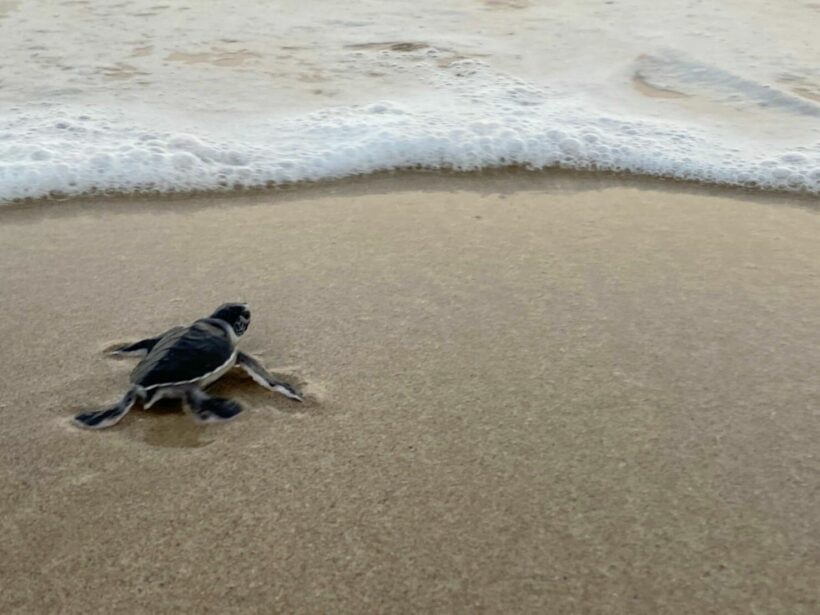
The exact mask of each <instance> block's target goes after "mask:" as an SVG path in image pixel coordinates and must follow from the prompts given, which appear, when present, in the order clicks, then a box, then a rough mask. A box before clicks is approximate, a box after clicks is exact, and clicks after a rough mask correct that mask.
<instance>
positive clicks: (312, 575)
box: [0, 174, 820, 615]
mask: <svg viewBox="0 0 820 615" xmlns="http://www.w3.org/2000/svg"><path fill="white" fill-rule="evenodd" d="M818 212H820V206H818V203H817V202H816V201H809V200H798V199H795V198H793V197H792V198H786V197H783V198H779V197H777V198H775V197H766V198H764V197H759V196H755V195H752V194H747V193H708V192H706V191H703V190H700V189H694V188H685V187H683V188H682V187H680V186H676V185H674V184H673V185H671V187H666V185H665V184H658V183H650V182H642V183H636V184H630V183H626V182H625V180H619V179H617V178H609V179H598V180H594V181H593V180H588V179H584V178H583V177H581V176H574V175H526V174H522V175H518V174H512V175H505V174H498V175H495V176H485V177H481V176H472V177H460V178H459V177H438V176H434V175H429V176H427V175H422V176H406V177H396V178H390V177H373V178H369V179H366V180H361V181H352V182H345V183H340V184H336V185H332V186H325V187H318V188H306V189H302V190H298V191H294V192H274V193H268V194H262V195H254V196H249V197H240V198H223V197H197V198H191V199H176V200H171V201H168V200H166V201H159V200H158V201H154V202H152V201H149V200H146V201H138V200H131V201H110V202H107V201H101V200H97V201H92V202H86V203H62V204H53V205H48V204H35V205H29V206H15V207H7V208H4V209H0V284H2V292H0V314H2V318H1V319H0V334H1V335H2V337H1V338H0V339H2V340H3V342H2V344H1V345H0V365H2V370H0V417H2V428H0V489H1V490H2V494H3V497H2V501H0V522H2V528H0V530H1V531H0V587H1V588H2V591H0V612H2V613H132V612H143V613H148V612H151V613H164V612H196V613H271V612H280V613H294V612H299V613H337V612H340V613H371V612H372V613H375V612H379V613H431V612H435V613H482V612H486V613H629V614H635V613H652V614H666V613H668V614H681V613H699V614H701V613H715V614H718V613H719V614H726V613H789V614H791V615H794V614H800V613H806V614H814V613H817V612H820V582H819V581H818V580H819V579H820V446H819V445H818V443H820V377H819V376H818V373H819V372H818V366H820V241H819V240H820V214H819V213H818ZM229 300H244V301H248V302H249V303H250V306H251V309H252V310H253V313H254V317H253V322H252V323H251V327H250V330H249V332H248V333H247V334H246V336H245V337H244V338H243V340H242V343H241V347H242V348H243V349H244V350H246V351H248V352H251V353H253V354H255V355H257V356H259V357H260V358H261V359H262V360H263V361H264V362H265V363H266V364H267V365H268V366H269V367H270V368H271V369H272V370H273V371H275V372H276V373H278V374H280V375H281V376H282V377H283V378H286V379H288V380H290V381H291V382H293V383H294V384H297V385H299V386H301V387H303V389H304V391H305V392H306V393H307V395H308V398H309V399H308V401H307V402H306V403H305V404H302V405H299V404H297V403H295V402H291V401H288V400H286V399H285V398H283V397H281V396H278V395H275V394H271V393H269V392H267V391H265V390H263V389H261V388H259V387H257V386H256V385H255V384H254V383H253V382H252V381H250V380H248V379H243V378H241V377H240V376H239V375H237V376H235V377H229V378H226V379H225V380H224V381H223V382H222V383H220V384H219V385H217V390H218V391H219V392H220V393H223V394H225V395H230V396H232V397H234V398H236V399H238V400H239V401H240V402H242V403H243V404H244V405H245V406H246V408H247V410H246V411H245V412H244V413H243V414H242V415H241V416H240V417H239V418H238V419H237V420H235V421H234V422H231V423H229V424H227V425H222V426H218V427H198V426H196V425H194V424H193V423H192V422H191V421H190V420H189V419H188V418H187V417H186V416H185V415H184V414H182V413H181V412H180V411H179V410H178V408H176V407H175V406H173V405H171V406H167V407H165V408H163V409H160V410H159V411H157V412H154V411H143V410H142V409H140V408H136V409H134V410H133V411H132V412H131V414H130V415H129V416H128V417H126V418H125V420H124V421H123V422H122V423H121V424H120V425H118V426H117V427H114V428H112V429H110V430H107V431H102V432H87V431H81V430H78V429H75V428H73V427H72V426H71V425H70V424H69V423H68V419H69V417H70V416H71V415H72V414H73V413H75V412H78V411H80V410H81V409H86V408H89V407H90V408H94V407H98V406H101V405H104V404H107V403H109V402H113V401H114V400H116V399H117V398H118V397H119V396H120V395H121V394H122V393H123V392H124V390H125V386H126V383H127V376H128V372H129V370H130V368H131V367H132V365H133V363H132V362H129V361H123V360H112V359H110V358H107V357H106V356H105V355H104V353H103V350H104V349H105V348H107V347H108V346H110V345H111V344H114V343H117V342H125V341H129V340H134V339H139V338H140V337H145V336H148V335H151V334H155V333H158V332H160V331H163V330H165V329H167V328H168V327H169V326H171V325H174V324H177V323H180V322H187V321H191V320H193V319H195V318H198V317H200V316H204V315H206V314H208V313H209V312H210V311H211V310H212V309H213V308H214V307H216V305H218V304H219V303H222V302H224V301H229Z"/></svg>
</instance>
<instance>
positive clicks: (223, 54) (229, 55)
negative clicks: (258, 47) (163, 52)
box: [165, 49, 262, 66]
mask: <svg viewBox="0 0 820 615" xmlns="http://www.w3.org/2000/svg"><path fill="white" fill-rule="evenodd" d="M261 57H262V56H261V55H259V54H258V53H254V52H253V51H247V50H246V49H241V50H239V51H227V50H224V49H213V50H212V51H203V52H196V53H191V52H186V51H174V52H172V53H170V54H168V56H167V57H166V58H165V59H166V60H168V61H169V62H183V63H185V64H211V65H213V66H239V65H241V64H243V63H244V62H246V61H248V60H256V59H258V58H261Z"/></svg>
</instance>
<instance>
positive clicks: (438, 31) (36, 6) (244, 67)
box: [0, 0, 820, 201]
mask: <svg viewBox="0 0 820 615" xmlns="http://www.w3.org/2000/svg"><path fill="white" fill-rule="evenodd" d="M818 24H820V3H816V2H782V1H765V0H750V1H749V0H747V1H743V2H741V1H728V2H727V1H710V2H701V1H695V0H692V1H690V2H685V3H682V2H670V1H665V2H657V1H655V2H649V1H648V0H596V1H591V0H581V1H579V0H573V1H569V0H566V1H558V2H549V3H546V2H542V3H539V2H530V1H528V0H448V1H445V2H431V1H430V0H422V1H414V2H407V1H394V2H390V3H383V2H375V1H368V2H358V3H353V4H348V3H338V2H329V1H321V0H319V1H314V2H310V3H305V2H293V1H291V0H287V1H283V2H277V3H275V4H274V3H270V2H266V1H263V0H243V1H240V2H225V1H211V2H208V3H201V2H195V1H194V0H177V1H174V0H169V1H163V0H137V1H130V2H122V1H116V0H106V1H103V0H100V1H83V0H70V1H62V2H56V1H54V0H51V1H45V0H40V1H37V0H23V1H8V0H5V1H0V41H2V43H0V49H2V52H3V53H2V54H0V201H9V200H13V199H18V198H25V197H41V196H47V195H49V194H52V195H72V194H79V193H85V192H90V191H109V192H130V191H134V190H160V191H180V190H183V191H185V190H211V189H230V188H233V187H235V186H245V187H249V186H264V185H270V184H279V183H285V182H292V181H299V180H306V179H307V180H317V179H326V178H334V177H341V176H346V175H352V174H359V173H368V172H373V171H378V170H385V169H394V168H407V167H419V166H420V167H428V168H455V169H477V168H485V167H497V166H505V165H510V164H515V165H521V166H525V167H531V168H546V167H555V166H561V167H567V168H577V169H591V170H622V171H630V172H634V173H639V174H650V175H659V176H665V177H674V178H680V179H691V180H697V181H705V182H711V183H717V184H728V185H747V186H758V187H761V188H767V189H781V190H782V189H785V190H793V191H802V192H810V193H820V75H818V72H817V67H818V66H820V43H818V40H820V36H818V29H819V28H820V26H818Z"/></svg>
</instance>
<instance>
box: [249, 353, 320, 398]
mask: <svg viewBox="0 0 820 615" xmlns="http://www.w3.org/2000/svg"><path fill="white" fill-rule="evenodd" d="M236 364H237V365H238V366H239V367H241V368H242V369H244V370H245V371H246V372H247V373H248V375H249V376H250V377H251V378H253V380H254V382H256V383H257V384H260V385H262V386H263V387H265V388H266V389H268V390H269V391H276V392H277V393H281V394H282V395H284V396H285V397H289V398H290V399H293V400H295V401H304V400H303V399H302V396H301V395H300V394H299V393H297V392H296V390H295V389H294V388H293V387H292V386H290V385H289V384H287V383H285V382H280V381H279V380H276V379H275V378H274V377H273V376H271V375H270V374H269V373H268V370H266V369H265V368H264V367H262V364H261V363H260V362H259V361H257V360H256V359H254V358H253V357H252V356H251V355H249V354H245V353H244V352H240V353H238V354H237V356H236Z"/></svg>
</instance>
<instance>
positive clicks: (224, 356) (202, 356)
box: [74, 303, 302, 429]
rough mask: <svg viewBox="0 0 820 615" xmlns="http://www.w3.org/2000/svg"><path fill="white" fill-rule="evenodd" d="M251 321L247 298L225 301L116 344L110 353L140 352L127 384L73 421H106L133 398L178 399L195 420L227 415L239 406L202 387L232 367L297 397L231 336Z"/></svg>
mask: <svg viewBox="0 0 820 615" xmlns="http://www.w3.org/2000/svg"><path fill="white" fill-rule="evenodd" d="M250 321H251V312H250V310H249V309H248V306H247V305H246V304H244V303H226V304H225V305H222V306H220V307H218V308H217V310H216V311H215V312H214V313H213V314H211V315H210V316H209V317H208V318H201V319H200V320H197V321H196V322H194V323H193V324H191V325H189V326H187V327H174V328H173V329H170V330H168V331H166V332H165V333H163V334H162V335H159V336H157V337H151V338H148V339H144V340H140V341H139V342H134V343H133V344H127V345H125V346H121V347H119V348H117V349H115V350H114V351H112V353H113V354H117V355H122V356H141V357H142V360H141V361H140V362H139V364H138V365H137V366H136V367H135V368H134V371H132V372H131V378H130V380H131V388H129V389H128V392H127V393H126V394H125V396H124V397H123V398H122V399H121V400H120V401H119V403H117V404H116V405H114V406H111V407H110V408H106V409H105V410H99V411H96V412H83V413H82V414H78V415H77V416H75V417H74V423H75V424H76V425H78V426H79V427H85V428H88V429H103V428H104V427H111V426H112V425H115V424H116V423H118V422H119V421H120V420H121V419H122V417H124V416H125V415H126V414H127V413H128V411H129V410H130V409H131V407H132V406H133V405H134V404H135V403H136V402H137V400H138V399H141V400H142V402H143V405H144V406H145V407H146V408H150V407H151V406H152V405H154V404H155V403H156V402H157V401H159V400H160V399H169V398H170V399H181V400H182V404H183V407H184V408H185V409H186V410H187V411H188V413H189V414H190V415H191V416H192V417H193V419H194V420H195V421H196V422H197V423H217V422H221V421H229V420H231V419H232V418H234V417H235V416H236V415H237V414H239V413H240V412H242V406H240V405H239V404H238V403H237V402H235V401H232V400H230V399H223V398H220V397H210V396H209V395H208V394H207V393H205V388H206V387H208V386H209V385H211V384H213V383H214V382H216V381H217V380H219V378H221V377H222V376H223V375H225V374H226V373H227V372H228V371H229V370H231V369H233V368H234V367H240V368H242V369H243V370H245V371H246V372H247V373H248V374H249V375H250V377H251V378H253V379H254V381H255V382H257V383H258V384H260V385H262V386H263V387H265V388H266V389H268V390H270V391H276V392H277V393H281V394H282V395H284V396H286V397H289V398H290V399H294V400H296V401H302V396H301V395H300V394H299V393H297V392H296V390H294V388H293V387H291V386H290V385H288V384H286V383H284V382H279V381H278V380H275V379H274V378H273V376H271V375H270V374H269V373H268V372H267V371H266V370H265V368H264V367H262V365H261V364H260V363H259V362H258V361H257V360H256V359H254V358H253V357H252V356H250V355H248V354H245V353H244V352H240V351H239V350H237V348H236V342H237V340H238V339H239V337H240V336H241V335H242V334H243V333H245V331H246V330H247V328H248V324H250Z"/></svg>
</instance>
